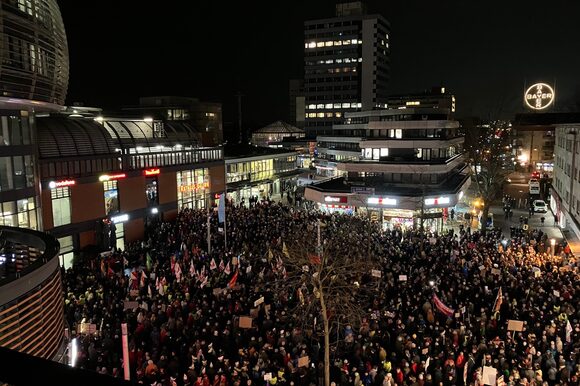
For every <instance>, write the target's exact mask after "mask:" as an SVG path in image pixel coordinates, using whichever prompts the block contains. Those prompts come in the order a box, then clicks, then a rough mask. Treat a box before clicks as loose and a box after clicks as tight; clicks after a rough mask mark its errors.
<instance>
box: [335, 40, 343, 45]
mask: <svg viewBox="0 0 580 386" xmlns="http://www.w3.org/2000/svg"><path fill="white" fill-rule="evenodd" d="M334 45H335V46H342V41H341V40H335V41H334Z"/></svg>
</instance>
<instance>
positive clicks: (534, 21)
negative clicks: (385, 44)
mask: <svg viewBox="0 0 580 386" xmlns="http://www.w3.org/2000/svg"><path fill="white" fill-rule="evenodd" d="M366 3H367V5H368V8H369V10H370V11H374V12H378V13H381V14H382V15H383V16H385V17H386V18H387V19H388V20H389V21H390V23H391V61H392V67H391V82H390V84H389V92H390V93H393V94H400V93H411V92H415V91H421V90H423V89H426V88H430V87H432V86H438V85H445V86H446V87H447V88H448V89H449V90H451V91H452V92H454V93H455V94H456V96H457V107H458V116H460V117H461V116H474V115H475V116H480V117H482V118H488V117H491V118H494V117H497V116H498V115H499V116H502V117H509V116H511V115H513V114H514V113H515V112H518V111H521V110H522V107H521V106H522V93H523V91H522V90H523V87H524V82H527V83H528V84H530V83H533V82H535V81H539V80H543V81H546V82H548V83H553V82H554V81H555V82H556V94H557V96H556V108H558V109H571V108H573V106H574V104H575V103H577V102H576V101H578V100H580V23H579V22H578V15H580V4H579V3H580V2H578V1H564V0H551V1H547V0H545V1H536V0H533V1H520V0H511V1H510V0H502V1H496V0H493V1H490V0H487V1H478V2H475V1H466V0H457V1H456V0H443V1H425V0H423V1H422V0H404V1H402V0H400V1H392V0H383V1H367V2H366ZM59 4H60V7H61V11H62V15H63V19H64V23H65V27H66V31H67V36H68V45H69V51H70V68H71V70H70V71H71V73H70V81H69V91H68V98H67V103H68V104H72V102H77V101H80V102H83V103H84V104H85V105H87V106H98V107H103V108H105V109H116V108H119V107H121V106H127V105H135V104H137V103H138V97H139V96H148V95H181V96H194V97H199V98H200V99H202V100H209V101H218V102H222V103H223V109H224V123H225V124H226V126H229V123H230V122H234V121H235V119H236V118H235V102H234V101H235V97H234V94H235V93H236V91H237V90H240V91H241V92H242V93H243V94H244V99H243V105H244V107H243V117H244V126H245V127H247V128H249V129H250V130H254V129H257V128H259V127H261V126H263V125H266V124H268V123H270V122H273V121H275V120H278V119H282V120H287V117H288V80H289V79H291V78H300V77H302V71H303V51H304V39H303V22H304V20H309V19H316V18H322V17H331V16H333V15H334V4H335V2H334V1H318V0H317V1H313V0H311V1H270V2H259V1H232V2H229V1H228V2H222V1H198V0H191V1H177V0H166V1H163V2H161V1H134V0H122V1H119V0H116V1H109V0H100V1H91V2H88V1H82V2H81V1H72V0H62V1H59Z"/></svg>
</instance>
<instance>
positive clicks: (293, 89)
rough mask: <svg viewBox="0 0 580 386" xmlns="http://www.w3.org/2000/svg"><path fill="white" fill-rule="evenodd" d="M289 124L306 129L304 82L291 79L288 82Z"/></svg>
mask: <svg viewBox="0 0 580 386" xmlns="http://www.w3.org/2000/svg"><path fill="white" fill-rule="evenodd" d="M288 102H289V103H288V107H289V111H288V123H290V124H292V125H294V126H297V127H300V128H302V127H304V118H305V111H304V80H303V79H290V81H289V82H288Z"/></svg>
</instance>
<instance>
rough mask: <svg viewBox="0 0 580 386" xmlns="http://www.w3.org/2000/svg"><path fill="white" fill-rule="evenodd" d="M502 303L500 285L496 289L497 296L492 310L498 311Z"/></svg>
mask: <svg viewBox="0 0 580 386" xmlns="http://www.w3.org/2000/svg"><path fill="white" fill-rule="evenodd" d="M502 303H503V295H502V293H501V287H499V290H498V291H497V297H496V298H495V303H494V304H493V312H494V313H495V312H498V311H499V309H500V308H501V304H502Z"/></svg>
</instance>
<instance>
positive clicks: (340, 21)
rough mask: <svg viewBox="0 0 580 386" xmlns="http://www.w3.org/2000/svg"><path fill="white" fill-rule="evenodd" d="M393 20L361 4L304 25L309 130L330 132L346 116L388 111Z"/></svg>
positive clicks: (342, 6)
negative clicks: (352, 113) (363, 112)
mask: <svg viewBox="0 0 580 386" xmlns="http://www.w3.org/2000/svg"><path fill="white" fill-rule="evenodd" d="M389 34H390V26H389V22H388V21H387V20H386V19H385V18H384V17H383V16H381V15H377V14H367V12H366V9H365V7H364V4H362V3H361V2H352V3H341V4H337V5H336V16H335V17H333V18H329V19H320V20H310V21H306V22H305V23H304V95H305V104H306V106H305V119H306V125H305V129H306V132H307V134H308V135H309V136H310V137H313V136H316V135H320V134H328V133H330V132H331V130H332V125H333V124H337V123H340V122H341V121H342V118H343V116H344V113H346V112H355V111H363V110H365V111H366V110H373V109H376V108H384V107H386V106H385V103H386V99H387V82H388V81H389V73H390V60H389V56H390V49H389V38H390V37H389Z"/></svg>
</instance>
